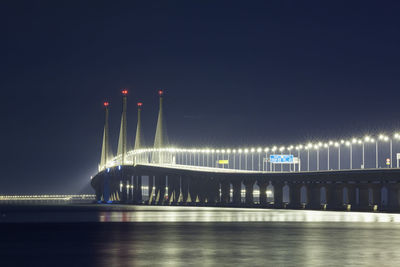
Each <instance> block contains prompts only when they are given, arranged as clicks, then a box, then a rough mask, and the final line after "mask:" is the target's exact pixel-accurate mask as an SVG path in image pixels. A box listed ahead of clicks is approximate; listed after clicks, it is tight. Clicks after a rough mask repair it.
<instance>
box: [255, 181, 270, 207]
mask: <svg viewBox="0 0 400 267" xmlns="http://www.w3.org/2000/svg"><path fill="white" fill-rule="evenodd" d="M257 184H258V187H259V188H260V206H266V205H267V204H268V201H267V186H268V181H266V180H264V179H263V180H262V179H258V180H257Z"/></svg>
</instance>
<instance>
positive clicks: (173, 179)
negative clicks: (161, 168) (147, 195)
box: [167, 175, 179, 204]
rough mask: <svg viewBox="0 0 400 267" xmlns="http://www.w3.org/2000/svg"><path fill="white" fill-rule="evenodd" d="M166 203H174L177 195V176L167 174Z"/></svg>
mask: <svg viewBox="0 0 400 267" xmlns="http://www.w3.org/2000/svg"><path fill="white" fill-rule="evenodd" d="M167 187H168V203H169V204H173V203H174V204H175V203H176V202H177V198H178V197H179V176H176V175H168V185H167Z"/></svg>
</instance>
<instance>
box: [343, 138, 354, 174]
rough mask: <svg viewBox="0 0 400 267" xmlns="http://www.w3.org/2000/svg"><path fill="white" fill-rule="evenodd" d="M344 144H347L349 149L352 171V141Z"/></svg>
mask: <svg viewBox="0 0 400 267" xmlns="http://www.w3.org/2000/svg"><path fill="white" fill-rule="evenodd" d="M344 144H345V145H346V146H347V147H349V152H350V170H351V168H352V165H353V161H352V147H351V142H350V141H346V142H345V143H344Z"/></svg>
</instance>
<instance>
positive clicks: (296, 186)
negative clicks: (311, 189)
mask: <svg viewBox="0 0 400 267" xmlns="http://www.w3.org/2000/svg"><path fill="white" fill-rule="evenodd" d="M302 186H303V183H290V184H289V207H290V208H291V209H299V208H301V207H302V206H301V199H300V197H301V191H300V190H301V187H302Z"/></svg>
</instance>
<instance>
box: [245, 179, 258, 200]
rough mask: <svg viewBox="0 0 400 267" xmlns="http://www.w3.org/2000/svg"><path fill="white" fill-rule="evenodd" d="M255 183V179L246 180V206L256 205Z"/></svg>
mask: <svg viewBox="0 0 400 267" xmlns="http://www.w3.org/2000/svg"><path fill="white" fill-rule="evenodd" d="M254 183H255V180H253V179H246V180H245V181H244V186H245V188H246V205H253V204H254V200H253V191H254V190H253V186H254Z"/></svg>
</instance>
